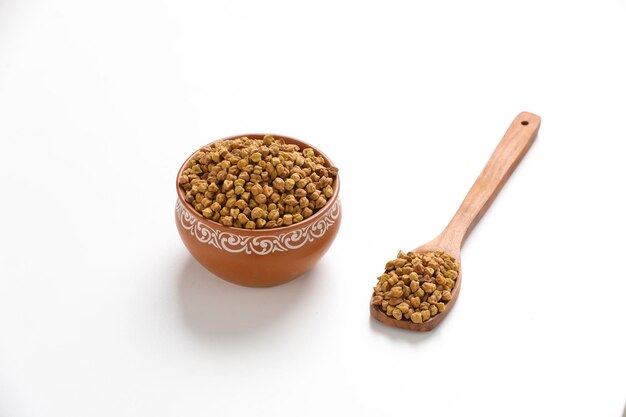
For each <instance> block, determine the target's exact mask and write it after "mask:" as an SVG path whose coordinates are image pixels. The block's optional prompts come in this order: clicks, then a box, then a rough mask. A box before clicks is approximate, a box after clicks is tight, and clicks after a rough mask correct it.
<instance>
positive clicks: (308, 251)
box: [176, 133, 341, 287]
mask: <svg viewBox="0 0 626 417" xmlns="http://www.w3.org/2000/svg"><path fill="white" fill-rule="evenodd" d="M264 135H265V134H256V133H255V134H244V135H236V136H230V137H227V138H223V139H219V140H217V141H214V142H212V143H215V142H218V141H222V140H228V139H235V138H239V137H242V136H247V137H249V138H251V139H262V138H263V136H264ZM273 136H274V137H275V138H281V139H283V140H284V141H285V143H290V144H296V145H298V146H299V147H300V148H301V149H303V148H312V149H314V150H315V152H316V154H317V155H321V156H322V157H323V158H324V160H325V161H326V166H327V167H332V166H333V164H332V162H331V161H330V160H329V159H328V157H327V156H326V155H325V154H324V153H323V152H321V151H320V150H319V149H317V148H315V147H314V146H311V145H309V144H308V143H305V142H302V141H300V140H298V139H294V138H291V137H288V136H283V135H273ZM212 143H211V144H212ZM211 144H209V145H207V146H210V145H211ZM196 152H197V151H196ZM196 152H194V153H193V154H191V155H190V156H189V158H187V160H186V161H185V162H184V163H183V165H182V166H181V168H180V170H179V171H178V175H177V176H176V192H177V195H178V200H177V201H176V226H177V228H178V233H179V234H180V237H181V239H182V240H183V243H184V244H185V246H186V247H187V249H188V250H189V252H190V253H191V255H193V257H194V258H195V259H196V260H197V261H198V262H200V264H201V265H202V266H204V267H205V268H206V269H208V270H209V271H210V272H212V273H213V274H215V275H216V276H218V277H220V278H222V279H224V280H226V281H229V282H232V283H234V284H238V285H243V286H247V287H271V286H274V285H280V284H284V283H286V282H289V281H291V280H293V279H294V278H297V277H298V276H300V275H302V274H304V273H305V272H307V271H308V270H309V269H311V268H312V267H313V266H314V265H315V264H316V263H317V262H318V261H319V260H320V258H321V257H322V256H323V255H324V254H325V253H326V251H327V250H328V249H329V248H330V246H331V244H332V242H333V241H334V240H335V237H336V236H337V232H338V231H339V226H340V224H341V202H340V200H339V176H337V177H336V178H335V181H334V183H333V188H334V193H333V196H332V197H331V198H330V199H328V201H327V203H326V205H325V206H324V207H322V209H320V210H319V211H317V212H316V213H315V214H313V215H312V216H311V217H309V218H307V219H305V220H303V221H301V222H300V223H296V224H292V225H290V226H285V227H278V228H274V229H254V230H248V229H240V228H235V227H227V226H224V225H222V224H220V223H217V222H214V221H212V220H209V219H206V218H204V217H203V216H202V215H201V214H200V213H198V212H197V211H196V210H195V209H194V208H193V207H192V206H191V205H190V204H189V203H187V202H186V201H185V191H184V190H183V189H182V188H180V187H179V186H178V178H179V177H180V175H181V174H182V171H183V170H184V169H185V168H186V167H187V163H188V162H189V160H190V159H191V158H192V157H193V155H194V154H195V153H196Z"/></svg>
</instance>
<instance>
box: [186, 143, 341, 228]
mask: <svg viewBox="0 0 626 417" xmlns="http://www.w3.org/2000/svg"><path fill="white" fill-rule="evenodd" d="M265 135H272V136H274V137H275V138H279V139H284V140H285V143H295V144H296V145H298V146H300V149H303V148H312V149H313V150H314V151H315V152H316V154H318V155H320V156H321V157H322V158H324V161H326V167H333V168H336V166H335V164H334V163H333V162H332V161H331V159H330V158H329V157H328V156H327V155H326V154H325V153H324V152H322V151H321V150H319V149H318V148H317V147H315V146H313V145H311V144H309V143H307V142H304V141H303V140H300V139H296V138H293V137H291V136H285V135H281V134H278V133H243V134H240V135H232V136H227V137H224V138H221V139H216V140H214V141H211V142H209V143H208V144H206V145H202V147H204V146H211V145H213V144H214V143H217V142H221V141H224V140H231V139H237V138H240V137H244V136H247V137H249V138H252V139H262V138H263V136H265ZM202 147H201V148H202ZM201 148H198V149H196V150H195V151H193V152H192V153H191V154H190V155H189V156H188V157H187V158H186V159H185V161H184V162H183V163H182V165H181V166H180V168H179V170H178V173H177V174H176V184H175V185H176V194H177V196H178V200H179V202H180V204H182V206H183V207H184V208H185V210H186V211H187V212H188V213H189V214H190V215H192V216H193V217H194V218H195V219H196V220H197V221H200V222H202V223H205V224H208V225H211V226H212V227H216V228H218V229H221V230H224V231H228V232H230V233H240V234H246V235H251V236H254V235H263V234H267V233H272V234H281V233H283V232H289V231H292V230H297V229H300V228H303V227H306V226H308V225H310V224H312V223H314V222H315V221H316V220H318V219H320V218H322V217H323V216H324V215H325V214H326V212H328V211H329V210H330V209H331V208H332V207H333V206H334V205H335V203H336V202H337V201H338V198H339V189H340V182H341V181H340V179H339V173H337V176H336V177H335V181H334V182H333V190H334V193H333V195H332V197H331V198H330V199H329V200H328V201H327V202H326V205H325V206H324V207H323V208H322V209H321V210H318V211H317V212H315V213H313V215H312V216H311V217H309V218H307V219H304V220H302V221H301V222H299V223H294V224H291V225H289V226H281V227H275V228H272V229H243V228H240V227H232V226H224V225H223V224H221V223H218V222H216V221H214V220H211V219H207V218H205V217H204V216H202V215H201V214H200V213H198V212H197V211H196V209H195V207H192V206H191V204H189V203H188V202H187V200H186V199H185V195H184V190H183V189H182V188H181V187H180V186H179V185H178V178H180V176H181V174H182V172H183V170H184V169H185V168H186V166H187V163H188V162H189V160H190V159H191V158H192V157H193V156H194V155H195V154H196V152H198V151H199V150H200V149H201Z"/></svg>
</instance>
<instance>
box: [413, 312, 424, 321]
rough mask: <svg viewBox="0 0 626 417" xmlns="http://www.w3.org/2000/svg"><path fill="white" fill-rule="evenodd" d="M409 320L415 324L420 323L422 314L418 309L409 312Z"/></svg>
mask: <svg viewBox="0 0 626 417" xmlns="http://www.w3.org/2000/svg"><path fill="white" fill-rule="evenodd" d="M411 321H412V322H413V323H416V324H420V323H421V322H422V314H421V313H420V312H419V311H416V312H414V313H413V314H411Z"/></svg>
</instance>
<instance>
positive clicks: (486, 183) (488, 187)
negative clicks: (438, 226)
mask: <svg viewBox="0 0 626 417" xmlns="http://www.w3.org/2000/svg"><path fill="white" fill-rule="evenodd" d="M540 125H541V118H540V117H539V116H537V115H536V114H532V113H528V112H522V113H520V114H518V115H517V117H516V118H515V119H514V120H513V122H511V125H510V126H509V129H508V130H507V131H506V133H505V134H504V136H503V137H502V140H501V141H500V143H499V144H498V146H497V147H496V149H495V151H493V154H491V158H489V161H488V162H487V165H485V167H484V168H483V170H482V172H481V173H480V175H479V176H478V178H477V179H476V182H475V183H474V185H473V186H472V188H471V189H470V190H469V192H468V193H467V196H465V200H463V203H461V206H460V207H459V209H458V210H457V212H456V214H455V215H454V217H453V218H452V220H451V221H450V223H449V224H448V226H447V227H446V228H445V230H444V231H443V232H442V233H441V235H439V237H438V238H437V239H436V240H438V241H439V243H441V244H443V246H448V247H452V248H459V249H460V248H461V246H462V245H463V242H465V239H466V238H467V236H468V235H469V233H470V232H471V231H472V228H473V227H474V226H475V225H476V223H478V221H479V220H480V218H481V217H482V216H483V214H485V212H486V211H487V209H488V208H489V206H490V205H491V202H492V201H493V200H494V199H495V198H496V196H497V195H498V192H499V191H500V189H501V188H502V186H503V185H504V183H505V182H506V180H508V179H509V177H510V176H511V174H512V173H513V171H514V170H515V168H517V165H518V164H519V163H520V161H521V160H522V158H523V157H524V155H526V152H527V151H528V148H530V145H532V143H533V142H534V140H535V137H537V131H538V130H539V126H540Z"/></svg>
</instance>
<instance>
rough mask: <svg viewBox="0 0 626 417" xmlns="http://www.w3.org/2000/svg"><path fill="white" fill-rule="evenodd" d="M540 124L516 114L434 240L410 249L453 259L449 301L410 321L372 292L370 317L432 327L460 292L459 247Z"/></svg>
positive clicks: (531, 117)
mask: <svg viewBox="0 0 626 417" xmlns="http://www.w3.org/2000/svg"><path fill="white" fill-rule="evenodd" d="M540 125H541V118H540V117H539V116H537V115H535V114H532V113H528V112H522V113H520V114H519V115H517V117H516V118H515V119H513V122H511V125H510V126H509V128H508V130H507V131H506V133H505V134H504V136H503V137H502V140H500V143H499V144H498V146H497V147H496V149H495V151H494V152H493V154H492V155H491V157H490V158H489V161H488V162H487V165H485V168H483V170H482V172H481V173H480V175H479V176H478V178H477V179H476V182H474V185H472V188H471V189H470V191H469V192H468V193H467V196H466V197H465V199H464V200H463V203H462V204H461V206H460V207H459V209H458V210H457V212H456V214H455V215H454V217H453V218H452V220H451V221H450V223H449V224H448V226H446V228H445V229H444V231H443V232H441V234H440V235H439V236H437V237H436V238H435V239H433V240H431V241H430V242H428V243H426V244H424V245H422V246H420V247H418V248H416V249H413V250H412V251H411V252H414V253H423V252H434V251H444V252H447V253H448V254H449V255H451V256H453V257H454V258H455V259H456V262H458V264H459V270H458V276H457V278H456V282H455V285H454V287H453V288H452V291H451V292H450V300H448V302H447V303H446V304H445V309H444V310H443V311H442V312H441V313H439V314H437V315H435V316H433V317H432V318H430V319H428V320H427V321H425V322H423V323H413V322H412V321H410V320H396V319H395V318H393V317H390V316H388V315H387V314H386V313H385V312H384V311H382V309H381V308H380V307H378V306H376V305H374V302H373V299H374V295H373V294H372V297H371V299H370V314H371V315H372V317H374V318H375V319H376V320H378V321H380V322H381V323H383V324H386V325H388V326H392V327H397V328H401V329H406V330H412V331H417V332H425V331H429V330H432V329H434V328H435V327H437V326H438V325H439V323H441V322H442V321H443V319H444V318H445V317H446V316H447V315H448V313H449V312H450V310H451V309H452V307H453V306H454V304H455V302H456V299H457V298H458V297H459V293H460V292H461V280H462V275H463V274H462V265H461V247H462V246H463V243H464V242H465V239H466V238H467V236H468V235H469V233H470V232H471V231H472V229H473V228H474V226H475V225H476V223H478V221H479V220H480V218H481V217H482V216H483V214H485V212H486V211H487V209H488V208H489V206H490V205H491V203H492V202H493V200H494V199H495V198H496V196H497V195H498V192H499V191H500V189H501V188H502V186H503V185H504V184H505V183H506V181H507V180H508V179H509V177H510V176H511V174H512V173H513V171H514V170H515V168H516V167H517V165H518V164H519V163H520V161H521V160H522V158H523V157H524V155H526V152H527V151H528V149H529V148H530V146H531V145H532V144H533V142H534V140H535V138H536V137H537V132H538V131H539V127H540Z"/></svg>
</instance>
